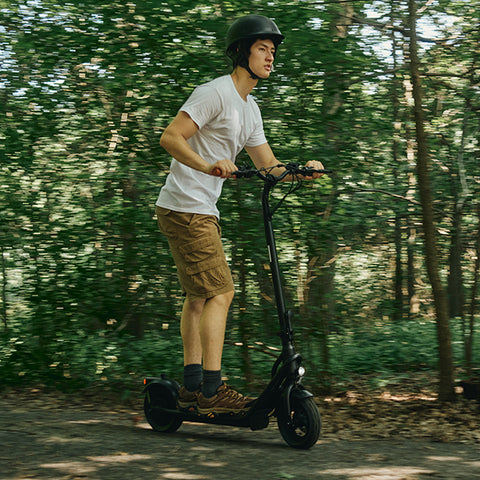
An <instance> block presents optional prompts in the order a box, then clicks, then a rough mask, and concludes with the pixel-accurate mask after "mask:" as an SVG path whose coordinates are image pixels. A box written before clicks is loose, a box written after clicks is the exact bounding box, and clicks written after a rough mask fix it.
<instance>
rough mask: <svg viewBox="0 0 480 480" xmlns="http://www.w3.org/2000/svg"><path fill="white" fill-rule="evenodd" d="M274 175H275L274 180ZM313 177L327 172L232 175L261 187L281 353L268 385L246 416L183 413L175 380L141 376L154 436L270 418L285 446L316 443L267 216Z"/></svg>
mask: <svg viewBox="0 0 480 480" xmlns="http://www.w3.org/2000/svg"><path fill="white" fill-rule="evenodd" d="M279 167H280V168H279ZM275 171H279V172H280V173H279V174H278V175H274V173H273V172H275ZM314 172H318V173H330V171H328V170H313V169H311V168H308V167H300V166H299V165H298V164H296V163H288V164H286V165H277V166H275V167H271V168H266V169H260V170H256V169H251V168H248V167H243V168H240V169H239V170H238V171H237V172H235V176H236V177H237V178H252V177H258V178H260V179H261V180H262V181H263V182H264V187H263V192H262V211H263V220H264V225H265V237H266V243H267V249H268V254H269V260H270V271H271V276H272V282H273V287H274V292H275V301H276V309H277V314H278V321H279V325H280V333H279V335H280V338H281V342H282V349H281V353H280V355H279V356H278V357H277V359H276V361H275V362H274V364H273V367H272V371H271V379H270V382H269V383H268V385H267V386H266V388H265V389H264V391H263V392H262V393H261V394H260V395H259V396H258V398H257V399H256V400H255V401H254V403H253V404H252V405H251V407H250V408H249V409H248V410H247V411H246V412H241V413H222V414H216V413H208V414H203V415H202V414H200V413H198V412H197V410H196V409H195V408H194V407H191V408H190V409H188V410H182V409H180V408H179V407H178V390H179V388H180V385H179V384H178V383H177V382H176V381H175V380H173V379H171V378H168V377H167V376H166V375H163V374H162V375H161V376H159V377H146V378H145V379H144V385H145V387H144V393H145V398H144V412H145V417H146V419H147V421H148V422H149V424H150V426H151V427H152V428H153V429H154V430H155V431H157V432H163V433H172V432H175V431H176V430H177V429H178V428H179V427H180V426H181V424H182V422H184V421H188V422H198V423H209V424H218V425H229V426H235V427H249V428H250V429H252V430H260V429H263V428H266V427H267V426H268V425H269V422H270V418H271V417H272V416H273V417H276V419H277V424H278V429H279V431H280V434H281V435H282V437H283V439H284V440H285V442H286V443H287V444H288V445H289V446H291V447H293V448H299V449H308V448H310V447H312V446H313V445H315V443H316V442H317V440H318V438H319V435H320V430H321V417H320V413H319V410H318V407H317V405H316V403H315V400H314V398H313V394H312V393H310V392H309V391H308V390H307V389H306V388H305V387H304V386H303V385H302V383H301V382H302V379H303V377H304V375H305V369H304V367H303V366H302V365H301V363H302V357H301V356H300V354H299V353H297V352H296V350H295V346H294V338H293V327H292V321H293V314H292V312H291V311H290V310H287V308H286V305H285V296H284V292H283V286H282V280H281V273H280V266H279V260H278V255H277V249H276V244H275V236H274V230H273V225H272V217H273V215H274V213H275V212H276V211H277V209H278V208H279V206H280V205H281V203H282V202H283V200H284V199H285V198H286V196H287V195H289V194H290V193H292V192H293V191H295V190H297V188H298V187H299V186H300V185H301V179H302V177H308V176H311V175H312V174H313V173H314ZM287 176H290V177H291V183H290V188H288V187H287V193H286V194H285V195H284V196H283V197H282V198H281V199H280V200H279V201H278V203H277V204H276V205H275V206H274V207H272V206H271V205H270V199H271V196H270V193H271V191H272V190H273V188H274V187H275V186H276V185H277V184H278V183H279V182H280V181H282V180H285V177H287ZM286 181H290V180H286Z"/></svg>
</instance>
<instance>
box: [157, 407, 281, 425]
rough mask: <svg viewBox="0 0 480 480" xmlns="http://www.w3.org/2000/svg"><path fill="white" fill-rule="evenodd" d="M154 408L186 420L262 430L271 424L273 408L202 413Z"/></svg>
mask: <svg viewBox="0 0 480 480" xmlns="http://www.w3.org/2000/svg"><path fill="white" fill-rule="evenodd" d="M154 409H156V410H158V411H159V412H161V413H164V414H167V415H171V416H172V417H177V418H180V419H182V421H184V422H192V423H208V424H215V425H226V426H230V427H249V428H251V429H252V430H261V429H262V428H266V427H267V426H268V424H269V420H270V414H271V413H272V410H271V409H261V410H257V409H255V408H253V407H252V409H250V410H249V411H247V412H240V413H233V412H230V413H214V412H210V413H207V414H201V413H199V412H197V411H196V410H193V409H192V410H183V409H171V408H165V407H157V408H155V407H154Z"/></svg>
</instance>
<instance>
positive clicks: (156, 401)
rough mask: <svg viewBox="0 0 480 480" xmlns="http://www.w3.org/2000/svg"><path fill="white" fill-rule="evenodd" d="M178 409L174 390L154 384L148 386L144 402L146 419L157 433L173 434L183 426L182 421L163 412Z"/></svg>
mask: <svg viewBox="0 0 480 480" xmlns="http://www.w3.org/2000/svg"><path fill="white" fill-rule="evenodd" d="M166 408H168V409H170V410H173V409H175V408H176V398H175V395H174V394H173V392H172V390H171V389H169V388H168V387H166V386H165V385H162V384H158V383H153V384H151V385H149V386H148V389H147V390H146V393H145V400H144V402H143V411H144V413H145V418H146V419H147V421H148V423H149V424H150V426H151V427H152V428H153V429H154V430H155V431H156V432H163V433H173V432H176V431H177V430H178V429H179V427H180V425H181V424H182V419H181V418H179V417H177V416H175V415H172V414H171V413H168V412H165V411H163V409H166Z"/></svg>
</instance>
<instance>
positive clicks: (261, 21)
mask: <svg viewBox="0 0 480 480" xmlns="http://www.w3.org/2000/svg"><path fill="white" fill-rule="evenodd" d="M284 38H285V37H284V36H283V35H282V33H281V32H280V30H279V29H278V27H277V25H276V24H275V22H274V21H273V20H270V19H269V18H267V17H264V16H262V15H247V16H245V17H241V18H239V19H237V20H235V22H233V23H232V25H231V26H230V28H229V29H228V32H227V55H228V56H229V57H230V58H231V59H232V62H233V68H236V67H237V66H240V67H243V68H245V69H246V70H247V71H248V72H249V73H250V75H251V76H252V78H261V77H260V76H259V75H257V74H256V73H254V72H253V71H252V70H251V67H250V64H249V59H250V55H251V53H252V46H254V45H255V46H257V44H258V42H260V41H263V43H264V44H265V48H268V51H269V52H271V54H272V55H273V56H275V52H276V49H277V47H278V45H280V43H281V42H282V40H283V39H284ZM255 51H256V50H255ZM272 62H273V60H272ZM267 76H268V75H267Z"/></svg>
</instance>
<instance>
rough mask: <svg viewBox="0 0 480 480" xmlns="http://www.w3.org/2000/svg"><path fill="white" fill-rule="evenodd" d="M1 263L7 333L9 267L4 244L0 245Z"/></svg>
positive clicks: (3, 315) (4, 320)
mask: <svg viewBox="0 0 480 480" xmlns="http://www.w3.org/2000/svg"><path fill="white" fill-rule="evenodd" d="M0 261H1V264H2V265H1V269H2V320H3V328H4V330H5V331H7V330H8V321H7V267H6V265H5V264H6V259H5V251H4V247H3V244H0Z"/></svg>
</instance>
